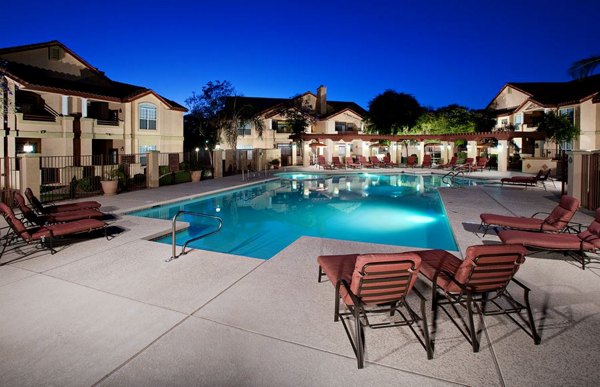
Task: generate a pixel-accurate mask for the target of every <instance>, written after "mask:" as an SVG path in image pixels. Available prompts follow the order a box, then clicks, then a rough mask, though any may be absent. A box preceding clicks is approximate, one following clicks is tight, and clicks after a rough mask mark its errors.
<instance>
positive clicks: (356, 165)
mask: <svg viewBox="0 0 600 387" xmlns="http://www.w3.org/2000/svg"><path fill="white" fill-rule="evenodd" d="M345 161H346V167H350V168H352V169H356V168H360V167H362V165H360V163H355V162H354V160H352V156H346V158H345Z"/></svg>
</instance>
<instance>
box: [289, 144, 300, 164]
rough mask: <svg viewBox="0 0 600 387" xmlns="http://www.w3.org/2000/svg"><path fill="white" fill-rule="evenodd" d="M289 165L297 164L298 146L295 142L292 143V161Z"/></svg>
mask: <svg viewBox="0 0 600 387" xmlns="http://www.w3.org/2000/svg"><path fill="white" fill-rule="evenodd" d="M290 164H291V165H296V164H298V144H296V143H295V142H294V143H292V160H291V162H290Z"/></svg>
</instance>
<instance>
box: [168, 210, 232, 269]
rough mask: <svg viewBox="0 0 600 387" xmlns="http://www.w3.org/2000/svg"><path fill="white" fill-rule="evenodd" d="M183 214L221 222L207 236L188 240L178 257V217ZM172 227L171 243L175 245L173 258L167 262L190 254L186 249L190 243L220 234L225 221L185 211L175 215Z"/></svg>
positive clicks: (216, 217)
mask: <svg viewBox="0 0 600 387" xmlns="http://www.w3.org/2000/svg"><path fill="white" fill-rule="evenodd" d="M181 214H187V215H193V216H199V217H202V218H211V219H215V220H216V221H218V222H219V226H218V227H217V229H216V230H213V231H211V232H209V233H207V234H202V235H198V236H197V237H194V238H192V239H188V240H187V241H186V242H185V243H184V244H183V247H182V248H181V253H179V255H177V244H176V239H177V238H176V236H175V234H176V232H177V217H179V215H181ZM171 223H172V225H171V227H172V230H171V243H172V244H173V255H172V256H171V258H169V259H167V260H166V261H165V262H170V261H172V260H174V259H176V258H179V257H180V256H182V255H184V254H187V253H188V252H187V251H185V248H186V247H187V245H188V243H190V242H194V241H197V240H198V239H202V238H206V237H207V236H209V235H213V234H216V233H218V232H219V231H221V228H223V219H221V218H219V217H218V216H214V215H208V214H202V213H200V212H192V211H185V210H179V211H177V213H176V214H175V216H173V220H172V221H171Z"/></svg>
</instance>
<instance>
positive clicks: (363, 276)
mask: <svg viewBox="0 0 600 387" xmlns="http://www.w3.org/2000/svg"><path fill="white" fill-rule="evenodd" d="M317 262H319V282H321V279H322V277H323V275H327V278H329V280H330V281H331V283H332V284H333V286H334V287H335V314H334V321H338V319H340V318H341V320H342V325H343V326H344V330H345V331H346V334H347V335H348V339H349V340H350V344H351V345H352V349H354V353H355V354H356V359H357V361H358V368H363V367H364V340H365V336H364V327H370V328H373V329H377V328H387V327H397V326H406V325H408V326H409V328H410V329H411V330H412V332H413V333H414V334H415V336H416V337H417V339H418V340H419V342H420V343H421V345H423V347H424V348H425V350H426V351H427V358H428V359H431V358H432V357H433V350H432V347H431V342H430V340H429V328H428V326H427V317H426V311H425V298H424V297H423V296H422V295H421V293H419V291H418V290H417V289H414V288H413V285H414V283H415V281H416V280H417V274H418V273H419V266H420V264H421V259H420V258H419V256H418V255H416V254H414V253H397V254H362V255H358V254H352V255H321V256H319V257H318V258H317ZM411 289H413V290H414V293H415V294H416V295H417V296H418V297H419V298H420V300H421V308H420V309H421V315H418V314H417V313H416V312H415V311H414V310H413V309H412V308H411V307H410V305H409V304H408V303H407V302H406V296H407V295H408V293H409V292H410V291H411ZM340 299H341V300H342V302H343V303H344V305H345V306H346V308H347V309H348V312H340ZM401 308H402V309H404V310H405V311H406V313H404V312H403V311H402V310H401ZM395 312H398V316H396V317H394V315H395ZM373 313H387V314H389V316H390V318H389V321H388V322H381V323H377V324H375V323H371V322H369V320H368V318H367V315H369V314H373ZM346 319H353V320H354V328H355V331H354V334H352V333H351V332H350V329H349V328H348V325H347V323H346V321H345V320H346ZM419 321H421V323H422V324H421V325H422V326H421V330H422V335H423V337H421V336H420V335H419V334H417V331H416V330H415V328H414V327H413V324H415V323H417V322H419Z"/></svg>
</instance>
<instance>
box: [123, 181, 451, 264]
mask: <svg viewBox="0 0 600 387" xmlns="http://www.w3.org/2000/svg"><path fill="white" fill-rule="evenodd" d="M440 186H445V184H444V183H442V181H441V177H440V176H433V175H425V176H422V175H421V176H415V175H407V174H398V175H370V174H361V175H347V176H339V175H338V176H326V175H324V176H318V177H316V178H315V179H302V178H300V179H291V180H290V179H285V178H284V179H280V180H276V181H271V182H267V183H263V184H258V185H254V186H250V187H247V188H244V189H238V190H232V191H227V192H223V193H220V194H217V195H211V196H205V197H201V198H198V199H194V200H188V201H184V202H178V203H174V204H170V205H164V206H159V207H156V208H150V209H146V210H142V211H136V212H134V213H130V215H135V216H144V217H150V218H159V219H172V217H173V216H174V215H175V214H176V213H177V211H179V210H186V211H192V212H200V213H204V214H209V215H217V216H219V217H221V218H222V219H223V228H222V230H221V231H220V232H219V233H217V234H214V235H211V236H209V237H207V238H204V239H200V240H198V241H195V242H192V243H191V244H190V245H189V246H190V247H192V248H197V249H204V250H210V251H219V252H223V253H229V254H236V255H243V256H247V257H254V258H261V259H269V258H271V257H272V256H274V255H275V254H277V253H278V252H279V251H281V250H282V249H284V248H285V247H286V246H288V245H289V244H291V243H293V242H294V241H295V240H296V239H297V238H299V237H301V236H313V237H321V238H333V239H341V240H349V241H358V242H370V243H380V244H389V245H398V246H410V247H423V248H436V249H445V250H457V247H456V243H455V241H454V237H453V235H452V231H451V229H450V226H449V224H448V221H447V218H446V215H445V212H444V208H443V205H442V202H441V200H440V197H439V194H438V192H437V188H438V187H440ZM180 219H181V220H182V221H185V222H188V223H189V224H190V226H189V228H187V229H186V230H183V231H181V232H179V233H177V244H178V245H182V244H183V243H185V241H186V240H188V239H190V238H193V237H194V236H197V235H200V234H204V233H208V232H210V231H212V230H214V229H215V228H216V227H217V222H216V221H215V220H212V219H207V218H198V217H194V216H191V215H182V216H180ZM157 241H159V242H163V243H168V244H170V243H171V236H170V235H169V236H165V237H163V238H159V239H157Z"/></svg>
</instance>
